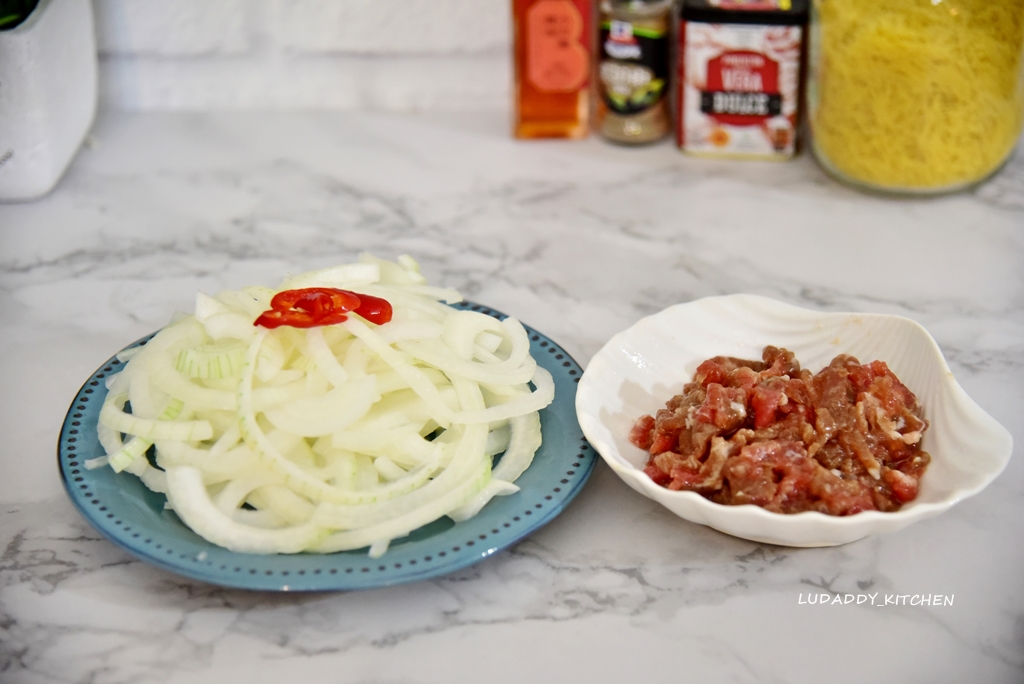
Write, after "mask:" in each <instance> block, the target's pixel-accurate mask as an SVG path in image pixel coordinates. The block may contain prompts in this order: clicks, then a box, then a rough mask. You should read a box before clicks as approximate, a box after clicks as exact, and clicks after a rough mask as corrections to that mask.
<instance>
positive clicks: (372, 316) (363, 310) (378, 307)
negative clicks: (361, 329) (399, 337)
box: [356, 294, 393, 325]
mask: <svg viewBox="0 0 1024 684" xmlns="http://www.w3.org/2000/svg"><path fill="white" fill-rule="evenodd" d="M356 313H357V314H359V315H360V316H362V317H363V318H365V319H366V320H368V321H370V322H371V323H376V324H377V325H384V324H385V323H387V322H388V321H390V320H391V315H392V313H393V311H392V309H391V302H389V301H388V300H386V299H381V298H380V297H371V296H370V295H367V294H361V295H359V306H358V307H356Z"/></svg>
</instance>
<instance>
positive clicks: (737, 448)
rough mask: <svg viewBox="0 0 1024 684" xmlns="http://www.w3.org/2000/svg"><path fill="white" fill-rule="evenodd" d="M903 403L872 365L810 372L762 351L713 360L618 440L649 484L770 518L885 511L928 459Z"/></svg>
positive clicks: (835, 365)
mask: <svg viewBox="0 0 1024 684" xmlns="http://www.w3.org/2000/svg"><path fill="white" fill-rule="evenodd" d="M927 427H928V422H927V421H926V420H924V418H922V412H921V407H920V406H919V404H918V402H917V398H916V397H915V396H914V394H913V393H912V392H911V391H910V390H909V389H907V387H906V386H905V385H904V384H903V383H902V382H900V381H899V379H898V378H897V377H896V376H895V375H894V374H893V372H892V371H891V370H889V367H888V366H886V364H885V363H884V362H882V361H872V362H871V363H868V364H861V363H860V362H859V361H857V359H855V358H854V357H852V356H849V355H846V354H841V355H839V356H837V357H835V358H834V359H833V360H832V362H831V363H830V364H829V365H828V366H827V367H825V368H823V369H822V370H821V371H819V372H818V373H817V374H816V375H812V374H811V373H810V372H809V371H807V370H804V369H802V368H801V367H800V364H799V362H798V361H797V360H796V357H795V356H794V354H793V353H792V352H790V351H788V350H786V349H780V348H777V347H772V346H768V347H765V348H764V351H763V353H762V360H761V361H747V360H743V359H736V358H732V357H725V356H716V357H715V358H712V359H708V360H707V361H704V362H703V363H702V364H700V366H698V367H697V372H696V374H695V375H694V378H693V381H692V382H690V383H687V384H686V385H685V386H684V387H683V392H682V394H678V395H676V396H674V397H672V398H671V399H670V400H669V401H668V403H666V405H665V408H663V409H661V410H660V411H658V412H657V414H655V415H654V416H642V417H641V418H640V419H639V420H637V421H636V424H635V425H634V426H633V429H632V430H631V432H630V435H629V440H630V442H632V443H633V444H635V445H636V446H638V447H640V448H641V449H644V450H645V451H648V452H649V453H650V454H651V457H650V459H649V460H648V462H647V467H646V468H645V469H644V472H645V473H647V475H648V476H650V478H651V479H652V480H654V481H655V482H656V483H658V484H660V485H662V486H664V487H667V488H669V489H675V490H689V491H693V492H697V493H699V494H702V495H703V496H705V497H707V498H708V499H710V500H711V501H714V502H716V503H721V504H726V505H741V504H754V505H756V506H762V507H763V508H765V509H767V510H769V511H774V512H777V513H799V512H802V511H819V512H821V513H827V514H829V515H853V514H854V513H859V512H861V511H870V510H878V511H895V510H899V508H900V507H901V506H902V505H903V504H905V503H907V502H908V501H911V500H913V499H914V498H915V497H916V496H917V490H918V483H919V482H920V479H921V475H922V474H923V473H924V470H925V468H926V467H927V465H928V463H929V461H930V460H931V459H930V457H929V456H928V454H927V453H926V452H924V451H922V450H921V448H920V444H921V436H922V434H923V433H924V431H925V430H926V429H927Z"/></svg>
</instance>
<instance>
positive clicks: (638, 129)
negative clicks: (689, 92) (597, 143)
mask: <svg viewBox="0 0 1024 684" xmlns="http://www.w3.org/2000/svg"><path fill="white" fill-rule="evenodd" d="M600 11H601V13H600V19H599V24H598V46H597V54H598V60H597V69H596V71H595V78H594V80H595V104H594V129H595V130H596V131H597V132H598V133H600V134H601V135H602V136H604V137H605V138H607V139H608V140H612V141H614V142H619V143H629V144H634V143H648V142H652V141H655V140H659V139H661V138H663V137H665V136H666V135H668V133H669V130H670V128H671V115H670V110H669V100H668V94H669V92H670V90H669V73H670V68H669V65H670V53H671V40H672V0H602V2H601V6H600Z"/></svg>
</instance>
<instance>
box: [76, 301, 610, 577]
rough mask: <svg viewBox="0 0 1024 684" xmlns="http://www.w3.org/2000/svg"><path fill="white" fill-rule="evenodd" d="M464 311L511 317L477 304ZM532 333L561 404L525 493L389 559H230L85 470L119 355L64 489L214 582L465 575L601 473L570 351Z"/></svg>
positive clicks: (99, 525) (404, 545)
mask: <svg viewBox="0 0 1024 684" xmlns="http://www.w3.org/2000/svg"><path fill="white" fill-rule="evenodd" d="M456 306H457V308H463V309H472V310H474V311H480V312H482V313H485V314H488V315H491V316H494V317H495V318H498V319H502V318H505V315H504V314H502V313H499V312H497V311H494V310H493V309H489V308H487V307H484V306H481V305H479V304H473V303H470V302H464V303H462V304H459V305H456ZM526 329H527V331H528V332H529V334H530V340H531V352H532V354H533V356H534V358H536V359H537V362H538V363H539V364H540V365H541V366H543V367H544V368H546V369H547V370H548V371H550V372H551V375H552V376H553V377H554V380H555V400H554V402H553V403H552V404H551V405H550V406H548V407H547V408H546V409H544V410H543V411H541V414H540V418H541V429H542V431H543V435H544V443H543V445H542V446H541V448H540V449H539V450H538V451H537V454H536V456H535V458H534V461H533V464H532V465H531V466H530V467H529V469H528V470H527V471H526V472H525V473H523V475H522V476H521V477H520V478H519V479H518V480H517V481H516V484H517V485H519V486H520V488H521V489H520V491H519V492H517V493H515V494H511V495H509V496H503V497H496V498H495V499H493V500H492V501H491V502H490V503H488V504H487V506H485V507H484V509H483V510H482V511H480V513H479V514H477V515H476V516H475V517H473V518H471V519H469V520H467V521H465V522H461V523H458V524H456V523H454V522H452V521H451V520H450V519H449V518H442V519H441V520H438V521H435V522H433V523H431V524H430V525H427V526H425V527H422V528H420V529H418V530H416V531H415V532H413V533H412V534H410V535H409V536H408V537H406V538H404V539H396V540H395V541H394V542H392V544H391V547H390V548H389V549H388V552H387V553H385V554H384V556H382V557H381V558H378V559H372V558H370V557H369V556H368V555H367V553H366V550H365V549H364V550H361V551H349V552H342V553H334V554H327V555H319V554H305V553H303V554H295V555H269V556H263V555H256V554H243V553H235V552H232V551H228V550H227V549H224V548H221V547H219V546H215V545H214V544H211V543H210V542H208V541H206V540H205V539H203V538H202V537H200V536H198V535H197V534H195V533H194V532H192V530H190V529H189V528H188V527H186V526H185V525H184V524H183V523H182V522H181V521H180V520H179V519H178V517H177V516H176V515H175V514H174V513H173V512H171V511H168V510H165V508H164V502H165V498H164V496H163V495H162V494H157V493H154V492H152V491H150V490H149V489H147V488H146V486H145V485H143V484H142V482H140V481H139V479H138V478H136V477H134V476H132V475H127V474H118V473H115V472H114V471H113V470H111V469H110V468H97V469H94V470H87V469H86V468H85V467H84V466H83V463H84V461H86V460H87V459H90V458H95V457H97V456H102V455H103V453H104V452H103V448H102V447H101V446H100V444H99V441H98V439H97V437H96V425H97V421H98V419H99V413H100V408H101V406H102V405H103V399H104V397H105V396H106V394H107V391H106V388H105V385H104V379H105V378H106V377H107V376H109V375H111V374H113V373H116V372H118V371H119V370H120V367H121V364H120V362H119V361H117V359H116V357H114V358H111V359H110V360H109V361H107V363H105V364H103V366H102V367H100V368H99V369H98V370H97V371H96V372H95V373H93V374H92V377H90V378H89V379H88V380H87V381H86V382H85V384H84V385H83V386H82V389H80V390H79V392H78V395H77V396H76V398H75V401H74V403H72V405H71V408H70V409H69V410H68V414H67V417H66V418H65V419H64V425H63V427H62V428H61V433H60V442H59V444H58V448H57V461H58V465H59V467H60V472H61V476H62V478H63V481H64V487H65V489H67V492H68V496H69V497H70V498H71V501H72V502H73V503H74V504H75V506H76V507H77V508H78V510H79V512H80V513H81V514H82V516H83V517H85V519H86V520H87V521H88V522H89V524H91V525H92V526H93V527H94V528H96V530H97V531H99V532H100V533H101V534H102V535H103V536H105V537H107V538H108V539H110V540H111V541H112V542H114V543H115V544H117V545H118V546H121V547H122V548H124V549H125V550H127V551H128V552H130V553H132V554H133V555H135V556H138V557H139V558H141V559H142V560H144V561H146V562H148V563H152V564H153V565H156V566H158V567H161V568H163V569H165V570H169V571H171V572H174V573H177V574H179V575H184V576H186V577H191V578H193V579H198V580H202V581H204V582H210V583H211V584H219V585H222V586H227V587H234V588H239V589H260V590H270V591H335V590H348V589H372V588H376V587H383V586H388V585H393V584H402V583H405V582H415V581H419V580H424V579H430V578H432V577H438V576H440V575H444V574H447V573H450V572H453V571H455V570H459V569H460V568H464V567H466V566H468V565H472V564H473V563H476V562H478V561H481V560H483V559H484V558H487V557H488V556H491V555H492V554H495V553H497V552H498V551H501V550H502V549H505V548H508V547H509V546H511V545H512V544H515V543H516V542H517V541H519V540H520V539H522V538H523V537H525V536H527V535H528V534H530V533H532V532H534V531H536V530H537V529H539V528H540V527H542V526H544V525H545V524H547V523H549V522H551V520H553V519H554V518H555V516H557V515H558V514H559V513H561V512H562V510H563V509H564V508H565V507H566V506H567V505H568V504H569V502H570V501H572V499H573V498H574V497H575V496H576V495H577V494H578V493H579V491H580V488H581V487H582V486H583V484H584V483H585V482H586V481H587V478H588V477H589V476H590V473H591V470H593V467H594V461H595V458H594V456H595V454H594V451H593V450H592V449H591V448H590V446H589V445H588V444H587V442H586V439H585V438H584V437H583V433H582V431H581V430H580V427H579V423H577V421H576V409H575V397H576V383H577V382H579V379H580V377H581V376H582V374H583V372H582V369H581V368H580V366H579V364H577V363H576V362H575V361H574V360H573V359H572V358H571V357H570V356H569V354H567V353H566V352H565V350H564V349H562V348H561V347H559V346H558V345H557V344H555V343H554V342H552V341H551V340H550V339H548V338H547V337H545V336H544V335H541V334H540V333H538V332H537V331H535V330H533V329H531V328H529V327H527V328H526ZM147 339H148V338H147ZM145 342H146V340H140V341H139V342H136V343H135V344H134V345H131V346H135V345H138V344H145Z"/></svg>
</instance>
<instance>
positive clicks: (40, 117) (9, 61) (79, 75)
mask: <svg viewBox="0 0 1024 684" xmlns="http://www.w3.org/2000/svg"><path fill="white" fill-rule="evenodd" d="M95 115H96V36H95V31H94V29H93V17H92V4H91V3H90V0H40V2H39V5H38V6H37V7H36V9H35V10H34V11H33V12H32V14H31V15H30V16H29V18H28V19H27V20H25V22H24V23H22V24H21V25H20V26H18V27H17V28H14V29H11V30H9V31H0V201H16V200H31V199H35V198H38V197H42V196H43V195H45V194H46V193H48V192H49V191H50V190H52V189H53V187H54V186H55V185H56V184H57V181H58V180H60V177H61V176H62V175H63V174H64V171H65V170H66V169H67V167H68V164H69V163H70V162H71V159H72V157H74V155H75V152H76V151H78V148H79V147H80V146H81V144H82V140H83V139H84V138H85V135H86V133H88V132H89V128H90V127H91V126H92V122H93V118H94V117H95Z"/></svg>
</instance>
